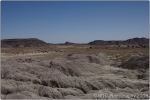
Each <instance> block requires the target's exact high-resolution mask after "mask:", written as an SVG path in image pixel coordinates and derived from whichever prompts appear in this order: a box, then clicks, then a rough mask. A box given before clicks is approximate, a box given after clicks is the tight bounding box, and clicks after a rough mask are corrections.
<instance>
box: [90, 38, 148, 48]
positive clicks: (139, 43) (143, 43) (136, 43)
mask: <svg viewBox="0 0 150 100" xmlns="http://www.w3.org/2000/svg"><path fill="white" fill-rule="evenodd" d="M88 44H89V45H114V46H127V47H149V39H148V38H132V39H128V40H112V41H104V40H95V41H92V42H89V43H88Z"/></svg>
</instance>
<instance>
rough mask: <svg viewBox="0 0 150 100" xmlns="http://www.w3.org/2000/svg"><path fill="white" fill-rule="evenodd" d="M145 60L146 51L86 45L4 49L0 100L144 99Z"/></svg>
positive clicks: (146, 64) (146, 89)
mask: <svg viewBox="0 0 150 100" xmlns="http://www.w3.org/2000/svg"><path fill="white" fill-rule="evenodd" d="M43 50H44V52H43ZM147 55H148V49H146V48H126V49H124V48H101V47H99V46H93V47H92V48H91V47H90V46H88V45H84V46H71V45H69V46H64V45H63V46H59V45H58V46H55V47H54V46H53V47H46V48H40V49H39V48H24V49H22V48H13V49H12V48H11V49H10V48H4V49H2V58H1V64H2V66H1V77H2V79H1V92H2V95H1V97H2V98H4V99H39V98H40V99H44V98H45V99H48V98H53V99H65V98H67V99H71V98H78V99H83V98H84V99H107V98H110V99H121V98H138V99H145V98H147V99H148V98H149V93H148V92H149V82H148V78H149V77H148V75H149V72H148V69H149V63H148V60H147V59H148V58H147V57H146V56H147ZM135 58H136V59H135ZM141 59H142V60H141ZM144 61H145V62H144ZM131 66H134V67H132V68H131ZM147 66H148V67H147ZM142 67H143V68H142Z"/></svg>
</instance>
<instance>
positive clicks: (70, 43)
mask: <svg viewBox="0 0 150 100" xmlns="http://www.w3.org/2000/svg"><path fill="white" fill-rule="evenodd" d="M64 44H65V45H74V44H76V43H72V42H68V41H66V42H65V43H64Z"/></svg>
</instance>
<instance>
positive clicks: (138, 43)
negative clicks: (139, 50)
mask: <svg viewBox="0 0 150 100" xmlns="http://www.w3.org/2000/svg"><path fill="white" fill-rule="evenodd" d="M49 45H52V44H51V43H46V42H44V41H42V40H40V39H37V38H27V39H2V40H1V47H2V48H9V47H13V48H14V47H42V46H49ZM56 45H57V44H56ZM58 45H100V46H110V47H144V48H145V47H149V39H148V38H132V39H128V40H112V41H105V40H95V41H92V42H89V43H86V44H81V43H72V42H65V43H60V44H58Z"/></svg>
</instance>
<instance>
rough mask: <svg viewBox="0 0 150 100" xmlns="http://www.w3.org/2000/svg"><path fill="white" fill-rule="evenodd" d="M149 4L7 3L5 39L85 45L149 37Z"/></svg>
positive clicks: (5, 7) (92, 2)
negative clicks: (37, 39)
mask: <svg viewBox="0 0 150 100" xmlns="http://www.w3.org/2000/svg"><path fill="white" fill-rule="evenodd" d="M148 3H149V2H148V1H145V2H144V1H143V2H142V1H139V2H138V1H133V2H131V1H106V2H104V1H95V2H94V1H89V2H87V1H74V2H73V1H55V2H54V1H45V2H42V1H41V2H40V1H39V2H38V1H20V2H19V1H13V2H11V1H5V2H2V7H1V8H2V15H1V16H2V22H1V24H2V26H1V27H2V35H1V37H2V38H3V39H4V38H39V39H42V40H44V41H46V42H50V43H62V42H65V41H70V42H77V43H86V42H90V41H93V40H121V39H128V38H133V37H148V18H149V15H148V14H149V11H148V9H149V8H148V6H149V5H148Z"/></svg>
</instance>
